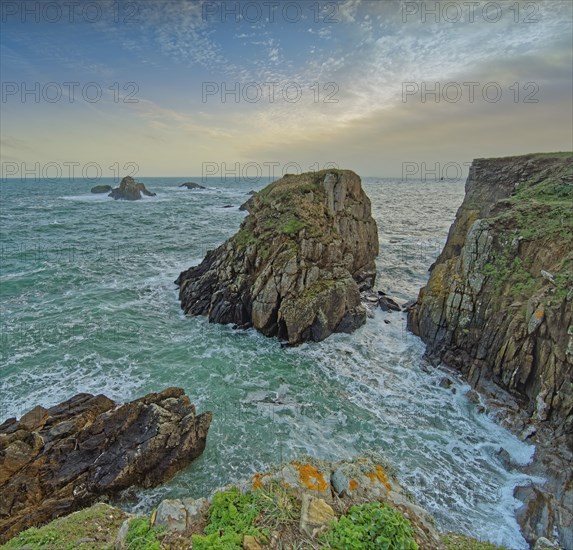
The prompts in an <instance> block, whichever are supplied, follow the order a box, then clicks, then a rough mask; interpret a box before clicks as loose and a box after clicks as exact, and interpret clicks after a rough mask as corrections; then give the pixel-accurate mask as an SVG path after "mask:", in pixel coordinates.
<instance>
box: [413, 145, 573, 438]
mask: <svg viewBox="0 0 573 550" xmlns="http://www.w3.org/2000/svg"><path fill="white" fill-rule="evenodd" d="M572 317H573V157H572V156H571V154H569V155H565V154H555V155H551V154H548V155H527V156H523V157H509V158H502V159H480V160H476V161H474V163H473V165H472V168H471V170H470V176H469V178H468V180H467V183H466V196H465V199H464V201H463V204H462V206H461V207H460V209H459V210H458V213H457V215H456V219H455V222H454V224H453V225H452V227H451V229H450V232H449V236H448V240H447V243H446V245H445V248H444V250H443V251H442V253H441V255H440V256H439V258H438V260H437V261H436V263H435V264H434V265H433V266H432V268H431V275H430V279H429V281H428V284H427V286H426V287H425V288H423V289H422V290H421V291H420V295H419V297H418V302H417V304H416V306H415V307H414V308H413V309H412V311H411V312H410V316H409V325H410V328H411V329H412V330H413V332H414V333H416V334H418V335H419V336H421V338H422V339H423V340H424V342H426V344H427V351H428V355H429V356H430V357H433V358H434V359H436V360H441V361H443V362H444V363H446V364H448V365H451V366H454V367H457V368H459V369H460V370H461V371H462V372H463V373H464V374H466V375H467V377H468V379H469V381H470V383H472V384H473V385H474V386H478V385H480V382H483V381H485V380H493V381H494V382H496V383H497V384H498V385H500V386H502V387H503V388H505V389H507V390H509V391H510V392H511V393H513V394H515V395H517V396H518V397H519V398H521V399H522V400H523V402H524V405H525V408H526V410H527V412H528V414H529V415H530V418H531V420H532V421H533V422H534V423H536V424H537V426H538V428H539V429H541V430H543V429H546V430H547V429H549V430H551V433H552V435H553V436H554V437H556V438H558V439H559V440H560V441H562V442H564V443H566V444H567V445H569V446H570V447H571V446H573V443H572V438H571V435H572V434H573V416H572V412H573V322H572Z"/></svg>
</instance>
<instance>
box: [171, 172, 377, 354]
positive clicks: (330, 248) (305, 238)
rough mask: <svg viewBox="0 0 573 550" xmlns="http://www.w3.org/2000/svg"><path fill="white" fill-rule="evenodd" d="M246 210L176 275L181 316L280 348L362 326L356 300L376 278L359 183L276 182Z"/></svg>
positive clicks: (322, 176) (326, 178)
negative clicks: (273, 340) (276, 341)
mask: <svg viewBox="0 0 573 550" xmlns="http://www.w3.org/2000/svg"><path fill="white" fill-rule="evenodd" d="M247 204H248V207H247V208H248V211H249V215H248V216H247V217H246V218H245V220H244V222H243V223H242V225H241V228H240V230H239V232H238V233H237V234H236V235H235V236H234V237H232V238H231V239H229V240H228V241H226V242H225V243H224V244H222V245H221V246H220V247H219V248H217V249H216V250H213V251H210V252H208V254H207V256H206V257H205V259H204V260H203V262H202V263H201V264H200V265H198V266H196V267H192V268H190V269H188V270H187V271H184V272H182V273H181V274H180V275H179V278H178V279H177V281H176V284H178V285H179V286H180V291H179V298H180V300H181V307H182V308H183V310H184V311H185V313H187V314H190V315H207V316H208V317H209V320H210V321H212V322H218V323H234V324H236V325H238V326H241V327H247V326H253V327H254V328H256V329H257V330H260V331H261V332H262V333H263V334H265V335H267V336H278V337H279V338H280V339H282V340H284V341H287V342H288V343H290V344H298V343H300V342H303V341H305V340H315V341H318V340H322V339H324V338H326V337H327V336H329V335H330V334H331V333H333V332H351V331H352V330H354V329H355V328H357V327H358V326H360V325H361V324H363V323H364V321H365V318H366V311H365V308H364V307H363V306H362V305H361V303H360V291H361V290H364V289H366V288H369V287H371V285H372V284H373V281H374V278H375V276H376V267H375V263H374V259H375V257H376V256H377V254H378V234H377V228H376V222H375V221H374V219H373V218H372V216H371V212H370V200H369V199H368V197H367V196H366V194H365V193H364V191H363V190H362V186H361V182H360V178H359V177H358V176H357V175H356V174H355V173H354V172H351V171H349V170H324V171H322V172H314V173H306V174H302V175H299V176H293V175H286V176H284V177H283V178H282V179H280V180H278V181H275V182H274V183H272V184H270V185H269V186H267V187H266V188H265V189H263V190H262V191H260V192H258V193H257V194H256V195H253V196H252V197H251V198H250V199H249V201H248V203H247Z"/></svg>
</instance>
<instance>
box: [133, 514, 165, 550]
mask: <svg viewBox="0 0 573 550" xmlns="http://www.w3.org/2000/svg"><path fill="white" fill-rule="evenodd" d="M163 531H164V530H163V529H162V528H160V527H151V526H150V525H149V520H148V519H147V518H135V519H132V520H131V521H130V522H129V528H128V530H127V536H126V539H125V541H126V544H127V547H128V548H129V549H130V550H161V544H160V539H159V537H160V536H161V535H162V534H163Z"/></svg>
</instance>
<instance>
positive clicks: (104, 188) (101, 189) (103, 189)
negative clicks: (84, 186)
mask: <svg viewBox="0 0 573 550" xmlns="http://www.w3.org/2000/svg"><path fill="white" fill-rule="evenodd" d="M112 189H113V188H112V186H111V185H96V186H95V187H92V189H91V192H92V193H109V192H110V191H111V190H112Z"/></svg>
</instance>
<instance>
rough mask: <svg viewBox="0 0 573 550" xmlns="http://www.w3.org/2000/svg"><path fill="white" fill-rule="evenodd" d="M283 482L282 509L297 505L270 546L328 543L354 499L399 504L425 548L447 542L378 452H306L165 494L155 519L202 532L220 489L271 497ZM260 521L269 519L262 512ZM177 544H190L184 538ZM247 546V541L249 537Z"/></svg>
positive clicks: (181, 530)
mask: <svg viewBox="0 0 573 550" xmlns="http://www.w3.org/2000/svg"><path fill="white" fill-rule="evenodd" d="M279 487H280V490H281V491H282V492H283V493H282V494H281V496H280V497H279V498H278V499H277V503H278V505H279V506H278V507H279V511H280V507H281V505H282V506H284V507H285V509H286V508H287V507H292V508H291V511H290V515H291V516H292V517H291V520H290V521H291V522H292V525H291V526H289V525H288V523H289V522H285V524H284V525H282V526H278V527H277V530H276V531H274V532H273V534H272V535H271V541H269V542H270V544H269V546H266V547H270V548H284V547H289V548H290V547H297V546H298V545H296V544H294V543H296V542H299V541H300V542H302V540H304V541H305V542H307V543H308V541H309V540H314V542H315V543H316V544H317V547H320V548H322V547H323V544H320V543H319V539H318V538H317V537H319V536H320V534H321V533H323V532H324V531H325V530H327V529H328V528H329V527H331V526H332V523H333V522H336V521H337V520H338V518H339V517H340V516H341V515H343V514H345V513H347V512H348V510H349V509H350V508H351V507H352V506H353V505H357V504H363V503H365V502H383V503H385V504H387V505H388V506H391V507H392V508H395V509H397V510H399V511H400V512H401V513H402V514H403V515H404V516H405V517H406V518H407V519H408V521H409V522H410V523H411V525H412V528H413V532H414V538H415V540H416V542H417V544H418V545H419V548H420V549H421V550H442V549H443V548H444V545H443V544H442V542H441V540H440V536H439V534H438V532H437V530H436V527H435V522H434V519H433V517H432V516H431V515H430V514H429V512H427V511H426V510H425V509H423V508H422V507H420V506H419V505H418V504H416V502H415V500H414V498H413V496H412V494H411V493H410V492H409V491H408V490H407V489H405V488H403V487H402V485H401V484H400V483H399V481H398V480H397V478H396V475H395V472H394V470H393V469H392V468H391V467H388V466H387V465H386V464H385V462H384V460H383V457H381V456H379V455H372V456H368V457H357V458H355V459H353V460H341V461H337V462H330V461H326V460H320V459H317V458H309V457H304V458H301V459H299V460H294V461H292V462H289V463H286V464H280V465H276V466H273V467H272V468H271V469H270V470H268V471H266V472H261V473H256V474H254V475H253V476H252V477H251V478H250V479H246V480H242V481H239V482H237V483H235V484H234V485H232V486H229V487H226V488H223V489H219V490H217V491H216V492H215V493H214V494H212V495H211V496H210V497H209V498H208V499H205V498H200V499H197V500H194V499H190V498H183V499H170V500H164V501H163V502H161V503H160V504H159V507H158V508H157V513H156V514H154V515H153V516H152V518H151V522H152V524H153V525H154V526H157V527H162V528H163V529H165V530H167V532H168V533H177V534H178V535H180V536H183V537H184V536H185V534H189V533H193V532H194V533H198V532H199V533H200V532H201V530H202V528H203V527H204V526H205V520H206V518H207V516H208V513H207V509H208V506H209V504H211V503H212V502H213V497H214V495H215V494H216V493H218V492H220V491H228V490H229V489H231V490H232V489H233V488H237V489H238V490H239V491H240V493H241V494H247V493H253V492H254V493H259V494H265V495H267V498H268V499H269V500H271V501H272V499H273V497H274V498H276V496H275V495H276V494H277V488H279ZM285 517H287V515H286V513H285ZM259 521H260V522H261V524H264V520H263V517H260V518H259ZM295 525H296V527H295ZM281 527H282V529H281ZM245 538H246V537H245ZM248 540H249V539H248ZM164 542H165V541H164ZM217 542H218V541H212V544H213V547H216V546H217V544H216V543H217ZM167 546H169V545H167ZM177 547H188V546H185V545H183V544H181V542H180V545H179V546H177ZM243 547H244V548H245V547H247V546H246V545H245V540H243ZM365 547H367V548H370V547H371V546H365Z"/></svg>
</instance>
